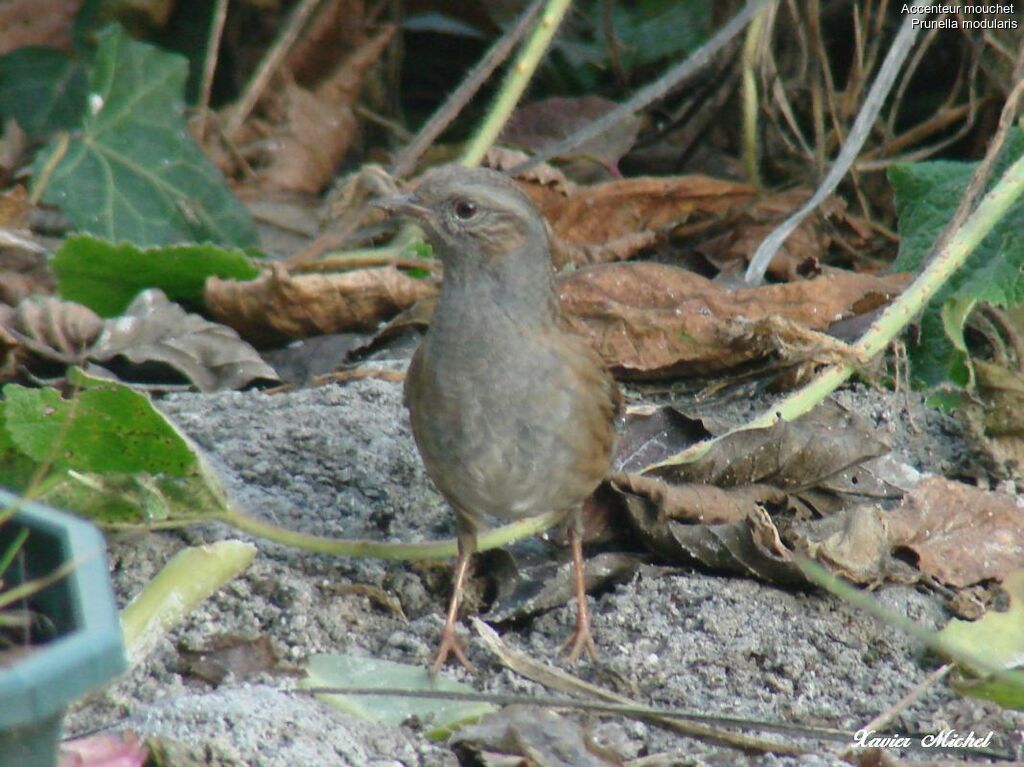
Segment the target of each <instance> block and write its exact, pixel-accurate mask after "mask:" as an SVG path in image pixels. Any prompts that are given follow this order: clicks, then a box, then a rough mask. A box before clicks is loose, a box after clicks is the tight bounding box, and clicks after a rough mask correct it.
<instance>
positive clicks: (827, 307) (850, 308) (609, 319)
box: [559, 262, 907, 379]
mask: <svg viewBox="0 0 1024 767" xmlns="http://www.w3.org/2000/svg"><path fill="white" fill-rule="evenodd" d="M906 279H907V278H906V276H905V275H886V276H884V277H877V276H872V275H863V274H856V273H853V272H845V271H839V270H832V271H829V272H827V273H826V274H823V275H822V276H820V277H817V278H815V279H812V280H802V281H799V282H792V283H787V284H783V285H764V286H761V287H757V288H741V289H737V290H729V289H727V288H725V287H723V286H721V285H718V284H716V283H714V282H712V281H710V280H708V279H706V278H704V277H701V276H699V275H697V274H694V273H692V272H689V271H686V270H685V269H680V268H677V267H673V266H667V265H664V264H657V263H640V262H637V263H627V264H601V265H596V266H590V267H585V268H582V269H579V270H577V271H575V272H573V273H572V274H569V275H566V276H565V277H563V278H562V279H561V280H560V282H559V291H560V295H561V301H562V307H563V309H564V310H565V312H566V314H567V319H568V322H569V324H570V326H571V327H572V328H573V329H574V330H575V331H576V332H577V333H579V334H581V335H582V336H584V337H586V338H588V339H590V341H591V342H592V343H593V344H594V347H595V348H596V349H597V350H598V352H599V353H600V354H601V356H602V357H603V358H604V360H605V362H606V364H608V366H609V367H610V368H612V369H613V371H614V372H615V373H616V374H618V375H620V376H623V377H630V378H645V379H652V378H659V377H664V376H672V375H680V374H699V373H706V372H709V371H715V370H721V369H724V368H728V367H732V366H735V365H738V364H740V363H743V362H748V361H750V360H752V359H756V358H758V357H763V356H764V355H765V354H766V353H767V352H768V351H772V350H775V349H777V348H780V344H779V343H778V342H777V341H778V339H776V338H773V336H772V334H773V333H774V329H775V328H777V327H778V320H779V319H782V320H785V321H789V322H794V323H798V324H799V325H802V326H803V327H805V328H808V329H811V330H824V329H826V328H827V327H828V326H829V324H830V323H832V322H834V321H836V320H840V319H843V318H845V317H848V316H851V315H852V314H854V313H855V310H856V308H857V307H858V306H859V305H861V304H863V303H865V299H866V297H869V296H881V297H883V298H888V297H890V296H892V295H895V294H896V293H898V292H899V290H900V288H901V287H902V285H903V284H905V282H906ZM868 303H873V302H868ZM769 319H770V320H771V322H768V321H767V320H769ZM759 320H765V321H766V322H765V324H763V325H761V326H759V325H757V324H754V323H757V321H759ZM828 352H829V354H830V355H831V354H832V353H833V350H828Z"/></svg>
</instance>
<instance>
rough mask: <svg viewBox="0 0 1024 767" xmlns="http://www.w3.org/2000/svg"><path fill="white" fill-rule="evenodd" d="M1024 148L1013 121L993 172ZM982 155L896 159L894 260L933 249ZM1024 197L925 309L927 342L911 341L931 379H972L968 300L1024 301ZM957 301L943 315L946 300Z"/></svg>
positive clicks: (905, 267)
mask: <svg viewBox="0 0 1024 767" xmlns="http://www.w3.org/2000/svg"><path fill="white" fill-rule="evenodd" d="M1022 154H1024V130H1020V129H1014V130H1013V131H1012V132H1011V134H1010V137H1009V139H1008V140H1007V144H1006V147H1005V148H1004V150H1003V153H1002V155H1001V156H1000V158H999V160H998V162H997V163H996V166H995V169H994V171H993V173H992V183H995V182H996V181H998V180H999V178H1000V176H1001V175H1002V173H1003V172H1004V171H1005V169H1006V168H1007V167H1009V165H1010V164H1011V163H1012V162H1013V161H1015V160H1016V159H1018V158H1019V157H1020V156H1021V155H1022ZM976 167H977V163H963V162H951V161H947V160H936V161H931V162H922V163H913V164H905V165H895V166H893V167H892V168H890V169H889V181H890V183H891V184H892V186H893V190H894V191H895V195H896V214H897V216H898V218H899V231H900V251H899V255H898V257H897V259H896V262H895V264H894V265H893V268H894V269H896V270H898V271H915V270H918V269H919V268H920V267H921V264H922V262H923V260H924V258H925V257H926V256H927V255H928V254H929V253H930V252H931V250H932V247H933V246H934V245H935V243H936V241H937V240H938V238H939V236H940V234H941V233H942V231H943V229H944V228H945V226H946V224H948V223H949V220H950V219H951V218H952V217H953V215H954V214H955V212H956V209H957V206H958V205H959V203H960V198H961V196H962V195H963V193H964V191H965V190H966V188H967V184H968V183H969V182H970V178H971V176H972V175H973V173H974V171H975V169H976ZM1022 220H1024V200H1021V201H1018V202H1017V203H1016V204H1015V205H1014V206H1013V207H1012V208H1011V209H1010V210H1009V212H1008V213H1007V214H1006V215H1005V216H1004V217H1003V219H1002V220H1001V221H1000V222H999V223H998V224H997V225H996V227H995V228H994V229H993V230H992V231H991V232H990V233H989V235H988V236H987V237H986V238H985V239H984V240H983V241H982V242H981V244H980V245H979V246H978V247H977V249H976V250H975V251H974V253H972V254H971V256H970V258H968V259H967V263H965V264H964V266H963V267H961V269H960V270H959V271H957V272H956V274H954V275H953V277H952V278H951V279H950V280H949V282H948V283H947V285H946V286H945V287H944V288H943V290H942V291H940V293H939V294H938V296H936V298H935V299H933V300H932V302H931V304H930V305H929V306H928V308H927V309H926V310H925V313H924V316H923V317H922V322H921V329H922V332H921V342H920V343H919V344H918V345H917V346H916V347H915V348H914V349H912V354H911V360H912V362H913V364H914V375H915V377H917V378H919V379H921V380H922V381H923V382H924V383H925V384H926V385H930V386H934V385H937V384H941V383H946V382H953V383H956V384H958V385H961V386H964V385H967V383H968V381H969V371H968V370H967V369H966V367H965V357H964V355H963V353H962V352H961V351H959V350H958V349H957V344H962V333H963V322H964V321H965V320H966V318H967V313H966V312H964V311H963V308H964V307H966V306H970V305H973V304H974V303H976V302H978V301H986V302H988V303H991V304H995V305H997V306H1004V307H1013V306H1018V305H1020V304H1021V302H1022V301H1024V229H1022V228H1021V226H1020V222H1021V221H1022ZM949 300H952V301H955V302H956V303H957V305H956V306H952V307H950V308H948V309H947V310H946V316H945V317H944V318H943V317H941V316H940V313H941V312H942V306H943V304H944V303H945V302H946V301H949ZM954 320H955V322H958V323H959V327H955V326H954V324H955V322H954V323H953V324H951V322H953V321H954Z"/></svg>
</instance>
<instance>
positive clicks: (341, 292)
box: [203, 264, 437, 344]
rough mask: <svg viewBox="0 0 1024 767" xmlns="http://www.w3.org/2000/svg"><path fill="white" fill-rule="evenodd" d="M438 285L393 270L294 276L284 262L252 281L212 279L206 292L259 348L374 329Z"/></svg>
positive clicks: (223, 318) (220, 315) (223, 317)
mask: <svg viewBox="0 0 1024 767" xmlns="http://www.w3.org/2000/svg"><path fill="white" fill-rule="evenodd" d="M436 290H437V289H436V287H435V286H434V284H433V283H432V282H428V281H425V280H417V279H414V278H413V277H410V276H408V275H407V274H404V273H403V272H401V271H399V270H398V269H395V268H393V267H382V268H378V269H355V270H353V271H349V272H341V273H337V274H304V275H298V276H292V275H291V274H289V273H288V271H287V269H285V267H284V266H282V265H281V264H274V265H273V266H272V267H271V268H270V270H268V271H267V272H264V273H263V274H262V275H261V276H260V277H258V278H257V279H255V280H252V281H249V282H236V281H234V280H222V279H219V278H216V277H211V278H210V279H208V280H207V281H206V286H205V288H204V289H203V300H204V301H205V303H206V306H207V307H208V308H209V310H210V313H211V314H212V315H213V316H214V317H215V318H217V319H218V320H219V321H220V322H223V323H224V324H226V325H229V326H230V327H233V328H234V329H235V330H237V331H238V332H239V333H240V334H241V335H242V336H243V337H244V338H247V339H249V340H250V341H251V342H253V343H256V344H275V343H279V342H281V341H283V340H294V339H297V338H306V337H307V336H314V335H322V334H326V333H341V332H344V331H348V330H372V329H373V328H375V327H376V326H377V325H378V324H379V323H380V322H382V321H384V320H386V319H388V318H390V317H393V316H394V315H395V314H397V313H398V312H400V311H402V310H403V309H406V308H408V307H409V306H411V305H412V304H414V303H416V302H417V301H419V300H420V299H422V298H427V297H428V296H432V295H434V294H435V293H436Z"/></svg>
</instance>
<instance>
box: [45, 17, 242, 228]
mask: <svg viewBox="0 0 1024 767" xmlns="http://www.w3.org/2000/svg"><path fill="white" fill-rule="evenodd" d="M187 69H188V66H187V62H186V60H185V59H184V58H182V57H181V56H176V55H174V54H170V53H164V52H163V51H160V50H158V49H157V48H154V47H153V46H151V45H147V44H145V43H140V42H136V41H134V40H132V39H131V38H129V37H128V35H127V34H125V32H124V31H123V30H122V29H121V28H120V27H118V26H110V27H107V28H106V29H104V30H103V31H102V32H101V33H100V35H99V49H98V50H97V52H96V59H95V61H94V62H93V65H92V67H91V69H90V71H89V77H88V97H87V109H86V113H85V115H84V117H83V120H82V124H81V131H80V132H79V133H76V134H75V135H73V136H72V138H71V141H70V143H69V144H68V146H67V150H66V152H64V153H63V155H62V156H60V157H59V159H58V160H57V163H56V166H55V167H54V168H53V172H52V173H51V174H50V176H49V178H48V179H42V176H44V175H45V174H41V170H42V169H43V168H45V167H47V165H48V164H49V163H51V162H53V160H54V159H57V158H56V154H55V153H57V152H58V151H60V142H59V141H56V140H55V141H53V142H51V144H50V145H49V147H48V148H47V149H46V150H45V151H43V152H41V153H40V155H39V157H38V158H37V160H36V164H35V175H34V183H36V184H38V183H40V181H41V179H42V180H43V181H44V182H45V184H46V186H45V189H44V191H43V200H44V201H45V202H48V203H50V204H53V205H57V206H59V207H60V208H61V209H62V210H63V211H64V212H65V213H66V214H67V216H68V218H70V219H71V221H72V223H73V224H74V225H75V227H76V228H78V229H79V230H81V231H85V232H90V233H93V234H98V235H101V236H103V237H105V238H107V239H110V240H128V241H131V242H133V243H136V244H137V245H142V246H150V245H168V244H172V243H178V242H190V241H210V242H215V243H218V244H222V245H233V246H236V247H251V246H254V245H255V244H256V240H257V237H256V229H255V226H254V224H253V222H252V219H251V218H250V217H249V214H248V212H247V211H246V210H245V208H244V207H243V206H242V204H241V203H240V202H239V201H238V200H237V199H236V198H235V197H234V196H233V195H232V194H231V192H230V190H229V189H228V187H227V185H226V184H225V182H224V179H223V178H222V177H221V175H220V172H219V171H218V170H217V169H216V168H215V167H214V165H213V164H212V163H211V162H210V161H209V160H207V159H206V157H205V156H204V155H203V153H202V151H201V150H200V149H199V147H198V146H196V144H195V142H194V141H193V140H192V138H191V137H190V136H189V135H188V132H187V130H186V128H185V120H184V101H183V93H184V87H185V79H186V76H187V74H188V72H187Z"/></svg>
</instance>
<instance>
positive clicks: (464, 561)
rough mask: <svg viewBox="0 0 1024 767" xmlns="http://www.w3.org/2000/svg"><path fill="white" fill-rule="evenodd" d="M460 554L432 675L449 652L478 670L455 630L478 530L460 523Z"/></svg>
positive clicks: (463, 663)
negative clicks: (468, 656) (467, 655)
mask: <svg viewBox="0 0 1024 767" xmlns="http://www.w3.org/2000/svg"><path fill="white" fill-rule="evenodd" d="M458 540H459V556H458V558H457V559H456V560H455V579H454V583H453V584H452V598H451V601H450V602H449V603H448V618H447V619H446V620H445V622H444V628H443V629H441V646H440V647H438V648H437V655H436V656H435V657H434V662H433V663H432V664H431V666H430V674H431V676H433V675H435V674H437V672H438V671H440V670H441V667H442V666H443V665H444V664H445V661H446V660H448V654H449V653H451V654H453V655H455V657H456V658H457V659H458V661H459V663H461V664H462V665H463V666H465V668H466V669H467V670H468V671H476V667H475V666H474V665H473V664H472V663H470V662H469V659H468V658H467V657H466V652H465V650H464V649H463V646H462V640H461V639H459V636H458V634H457V633H456V632H455V624H456V623H457V622H458V620H459V602H461V601H462V589H463V586H464V585H465V582H466V572H467V571H468V570H469V562H470V560H471V559H472V558H473V552H474V551H476V530H474V529H472V528H467V526H465V525H462V524H461V523H460V524H459V532H458Z"/></svg>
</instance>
